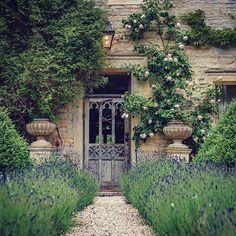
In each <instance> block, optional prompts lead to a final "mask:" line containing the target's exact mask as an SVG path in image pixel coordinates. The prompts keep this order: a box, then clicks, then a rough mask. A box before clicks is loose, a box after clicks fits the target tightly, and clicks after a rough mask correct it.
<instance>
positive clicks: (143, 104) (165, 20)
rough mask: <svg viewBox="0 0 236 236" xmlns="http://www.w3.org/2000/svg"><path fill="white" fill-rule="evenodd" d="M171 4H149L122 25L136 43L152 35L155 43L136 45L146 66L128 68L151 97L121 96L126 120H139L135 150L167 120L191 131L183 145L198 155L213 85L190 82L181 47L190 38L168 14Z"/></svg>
mask: <svg viewBox="0 0 236 236" xmlns="http://www.w3.org/2000/svg"><path fill="white" fill-rule="evenodd" d="M171 7H172V3H171V1H170V0H163V1H159V0H147V1H145V2H144V3H143V5H142V6H141V12H139V13H134V14H132V15H130V16H129V17H128V18H127V19H125V20H123V24H124V28H126V29H127V30H126V36H127V37H128V38H129V39H131V40H133V41H138V40H140V39H143V38H144V37H145V32H147V31H155V32H156V34H157V35H158V36H159V40H158V42H157V43H152V44H138V43H137V44H136V46H135V47H134V50H135V51H137V52H138V53H139V54H141V55H143V56H146V57H147V59H148V64H147V66H144V67H143V66H140V65H138V66H131V70H132V72H133V74H134V75H135V77H136V78H137V79H138V80H143V81H147V82H148V83H149V84H150V87H151V88H152V91H153V93H152V96H151V97H149V98H144V97H143V96H141V95H138V94H137V93H134V94H132V95H129V94H126V95H125V97H124V98H125V103H124V115H123V118H127V117H128V116H129V115H132V116H134V117H138V118H139V120H140V122H139V123H138V125H136V126H135V127H134V131H135V132H134V136H133V140H134V141H135V143H136V146H137V147H139V146H140V145H141V142H142V141H146V140H147V139H148V138H152V137H153V136H154V134H155V133H158V132H162V129H163V127H164V126H165V125H166V124H167V123H168V122H170V121H184V122H186V123H188V124H189V125H190V126H192V127H193V135H192V137H191V138H189V139H188V140H187V141H186V143H187V144H188V145H189V146H190V147H191V148H192V149H193V152H194V153H196V152H197V151H198V149H199V147H200V145H201V144H202V143H203V142H204V139H205V137H206V135H207V132H208V130H209V128H210V126H211V123H212V118H211V115H212V114H213V113H215V112H216V111H217V110H216V107H217V106H216V103H217V101H216V93H218V89H216V88H215V87H213V86H210V85H209V86H208V88H199V87H198V85H197V84H196V83H195V82H194V81H193V80H192V71H191V66H190V64H189V62H188V58H187V56H186V54H185V51H184V48H185V45H186V44H187V43H189V40H190V38H189V37H190V36H189V35H187V34H186V32H185V31H183V30H181V23H179V22H177V20H176V17H175V16H173V15H171V14H170V13H169V12H168V11H169V9H170V8H171Z"/></svg>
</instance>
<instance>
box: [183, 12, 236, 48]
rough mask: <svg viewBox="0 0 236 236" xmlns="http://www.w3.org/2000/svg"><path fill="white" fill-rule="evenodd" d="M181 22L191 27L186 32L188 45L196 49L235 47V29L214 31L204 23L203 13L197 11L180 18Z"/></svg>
mask: <svg viewBox="0 0 236 236" xmlns="http://www.w3.org/2000/svg"><path fill="white" fill-rule="evenodd" d="M182 20H183V21H184V22H185V23H187V24H188V25H190V26H191V30H189V31H187V32H186V35H188V43H189V44H191V45H194V46H196V47H202V46H214V47H229V46H233V45H236V27H235V28H233V29H232V28H224V29H214V28H212V27H211V26H207V25H206V23H205V13H204V11H202V10H200V9H198V10H196V11H193V12H190V13H188V14H186V15H184V16H183V17H182Z"/></svg>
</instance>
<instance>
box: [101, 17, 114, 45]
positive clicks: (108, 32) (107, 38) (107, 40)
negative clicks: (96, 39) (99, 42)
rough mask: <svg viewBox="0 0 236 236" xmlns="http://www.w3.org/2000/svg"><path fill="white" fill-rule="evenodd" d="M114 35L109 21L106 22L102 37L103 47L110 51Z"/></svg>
mask: <svg viewBox="0 0 236 236" xmlns="http://www.w3.org/2000/svg"><path fill="white" fill-rule="evenodd" d="M114 35H115V31H114V30H113V29H112V25H111V23H110V22H109V21H107V23H106V26H105V30H104V35H103V47H104V48H108V49H111V45H112V41H113V38H114Z"/></svg>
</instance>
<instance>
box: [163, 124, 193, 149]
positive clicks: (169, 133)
mask: <svg viewBox="0 0 236 236" xmlns="http://www.w3.org/2000/svg"><path fill="white" fill-rule="evenodd" d="M192 131H193V130H192V128H191V127H189V126H188V125H186V124H185V123H184V122H181V121H174V122H169V123H168V124H167V126H166V127H164V128H163V133H164V134H165V136H166V138H168V139H170V140H172V141H173V143H172V144H169V145H168V147H167V148H171V149H173V148H175V149H186V148H188V146H187V145H185V144H183V143H182V141H183V140H185V139H187V138H189V137H190V136H191V135H192Z"/></svg>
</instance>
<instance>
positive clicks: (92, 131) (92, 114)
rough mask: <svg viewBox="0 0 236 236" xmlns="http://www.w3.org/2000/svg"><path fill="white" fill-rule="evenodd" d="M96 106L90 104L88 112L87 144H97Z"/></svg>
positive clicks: (95, 104)
mask: <svg viewBox="0 0 236 236" xmlns="http://www.w3.org/2000/svg"><path fill="white" fill-rule="evenodd" d="M98 108H99V107H98V104H97V103H92V104H91V108H90V111H89V143H99V110H98Z"/></svg>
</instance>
